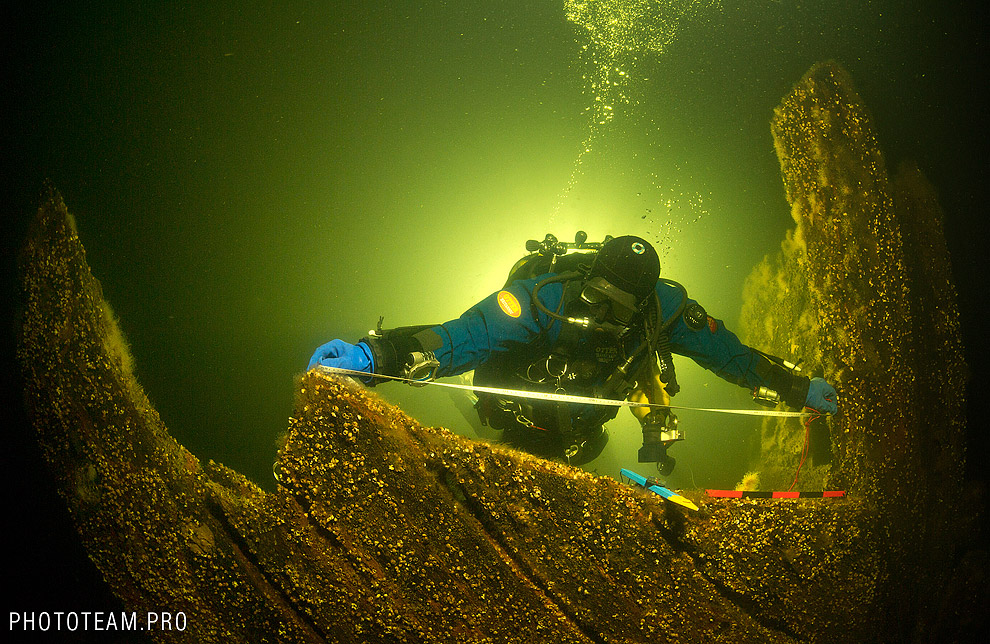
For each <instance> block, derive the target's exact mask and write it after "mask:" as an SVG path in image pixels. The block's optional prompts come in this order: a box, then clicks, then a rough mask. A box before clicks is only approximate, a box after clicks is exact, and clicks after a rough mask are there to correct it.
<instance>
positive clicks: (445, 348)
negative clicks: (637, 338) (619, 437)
mask: <svg viewBox="0 0 990 644" xmlns="http://www.w3.org/2000/svg"><path fill="white" fill-rule="evenodd" d="M547 277H550V275H541V276H539V277H534V278H531V279H527V280H519V281H517V282H514V283H512V284H511V285H509V286H508V287H507V288H506V289H505V291H508V292H509V293H511V295H512V296H513V297H514V298H515V300H516V301H517V302H518V309H515V308H514V307H511V306H509V307H506V308H507V309H508V312H507V311H506V308H503V306H502V305H500V301H499V298H500V296H501V297H502V298H503V300H504V299H506V298H505V296H504V295H502V294H503V293H504V292H505V291H499V292H497V293H493V294H491V295H489V296H488V297H486V298H485V299H484V300H482V301H481V302H479V303H478V304H476V305H474V306H472V307H471V308H470V309H468V310H467V311H466V312H465V313H464V314H463V315H461V317H459V318H457V319H456V320H451V321H450V322H445V323H444V324H441V325H439V326H436V327H433V330H434V331H435V332H436V333H437V334H438V335H439V336H440V338H441V340H442V342H443V344H442V346H441V347H440V348H439V349H437V350H435V351H434V355H435V356H436V358H437V360H439V362H440V369H439V372H438V375H440V376H450V375H456V374H459V373H463V372H465V371H469V370H471V369H474V368H476V367H478V366H479V365H482V364H484V363H486V362H488V361H489V360H490V359H493V358H495V357H496V356H497V355H498V354H502V353H506V352H517V351H524V352H526V353H527V354H529V355H531V356H532V358H533V359H534V360H535V359H537V358H539V357H540V356H541V355H544V354H546V353H547V352H549V351H550V349H551V347H553V346H554V344H555V343H556V341H557V338H558V336H559V335H560V333H561V329H562V327H563V325H564V324H565V323H564V322H562V321H560V320H554V319H552V318H550V317H549V316H548V315H546V314H545V313H543V312H542V311H539V310H538V309H537V308H536V307H534V306H532V300H531V298H532V292H533V287H534V286H535V285H536V284H537V283H538V282H540V281H542V280H544V279H546V278H547ZM563 290H564V288H563V284H561V283H559V282H557V283H551V284H548V285H546V286H544V287H542V288H541V289H540V291H539V297H540V300H541V302H542V303H543V304H544V306H545V307H546V308H547V309H549V310H551V311H556V310H557V308H558V306H559V304H560V300H561V297H562V295H563ZM656 291H657V296H658V297H659V299H660V305H661V310H662V311H663V314H664V320H665V321H667V320H669V319H670V317H671V316H672V315H674V313H675V311H677V310H678V307H679V305H680V304H681V299H682V295H681V291H680V290H679V289H677V288H676V287H674V286H671V285H669V284H666V283H664V282H658V283H657V287H656ZM688 305H689V306H691V305H694V306H697V302H695V301H694V300H688ZM513 313H517V315H515V316H514V315H513ZM706 318H707V319H705V320H704V321H703V323H702V324H701V326H700V328H699V329H697V330H695V329H691V328H689V327H688V325H687V324H686V323H685V321H684V319H683V316H680V317H679V319H677V320H675V321H674V322H673V323H672V324H671V326H670V327H669V334H670V342H671V350H672V351H673V353H676V354H679V355H683V356H687V357H689V358H691V359H692V360H694V361H695V362H696V363H698V364H699V365H701V366H702V367H704V368H705V369H708V370H710V371H712V372H714V373H715V374H717V375H718V376H720V377H722V378H724V379H725V380H728V381H729V382H733V383H735V384H738V385H741V386H744V387H749V388H753V387H757V386H762V385H766V386H769V385H770V383H768V382H766V381H765V380H764V379H763V377H761V376H760V375H759V374H758V372H757V368H756V367H757V365H758V364H759V363H760V360H761V356H760V355H759V354H758V353H757V352H755V351H753V350H752V349H750V348H749V347H747V346H746V345H744V344H743V343H742V342H740V341H739V338H737V337H736V335H735V334H734V333H732V332H731V331H729V330H728V329H726V328H725V325H723V324H722V322H721V321H720V320H716V319H713V318H711V317H707V316H706ZM645 357H646V356H642V357H641V359H642V358H645ZM636 368H638V365H634V367H633V369H632V371H633V372H635V369H636ZM605 375H607V374H605Z"/></svg>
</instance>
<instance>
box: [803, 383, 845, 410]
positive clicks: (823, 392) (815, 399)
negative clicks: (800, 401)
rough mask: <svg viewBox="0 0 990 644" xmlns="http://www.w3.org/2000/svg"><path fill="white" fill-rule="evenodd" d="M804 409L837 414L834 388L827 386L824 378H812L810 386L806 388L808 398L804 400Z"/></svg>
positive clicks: (837, 408)
mask: <svg viewBox="0 0 990 644" xmlns="http://www.w3.org/2000/svg"><path fill="white" fill-rule="evenodd" d="M804 404H805V406H806V407H811V408H812V409H817V410H818V411H820V412H823V413H826V414H832V415H834V414H837V413H838V412H839V405H838V396H837V395H836V393H835V387H833V386H832V385H830V384H828V383H827V382H826V381H825V379H824V378H812V379H811V386H810V387H808V397H807V399H805V401H804Z"/></svg>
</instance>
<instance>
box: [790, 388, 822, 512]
mask: <svg viewBox="0 0 990 644" xmlns="http://www.w3.org/2000/svg"><path fill="white" fill-rule="evenodd" d="M805 410H806V411H811V412H816V413H814V414H813V415H809V416H808V419H807V420H806V421H804V447H803V448H802V449H801V462H800V463H798V468H797V472H794V481H793V482H792V483H791V487H789V488H787V491H788V492H790V491H791V490H793V489H794V486H795V485H797V482H798V477H799V476H800V475H801V468H802V467H803V466H804V461H805V459H807V458H808V448H809V446H810V445H811V423H813V422H815V421H816V420H818V419H819V418H820V417H821V414H820V413H817V410H816V409H812V408H811V407H805Z"/></svg>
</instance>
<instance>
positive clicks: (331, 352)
mask: <svg viewBox="0 0 990 644" xmlns="http://www.w3.org/2000/svg"><path fill="white" fill-rule="evenodd" d="M317 365H321V366H324V367H330V368H332V369H351V370H352V371H363V372H365V373H374V372H375V361H374V359H373V358H372V354H371V347H369V346H368V345H367V344H365V343H364V342H358V343H357V344H349V343H347V342H344V341H343V340H331V341H330V342H327V343H326V344H324V345H321V346H320V347H319V348H318V349H317V350H316V352H314V353H313V357H312V358H310V359H309V367H307V368H306V370H307V371H308V370H309V369H312V368H313V367H315V366H317Z"/></svg>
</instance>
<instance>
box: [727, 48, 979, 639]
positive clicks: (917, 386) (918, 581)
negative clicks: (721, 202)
mask: <svg viewBox="0 0 990 644" xmlns="http://www.w3.org/2000/svg"><path fill="white" fill-rule="evenodd" d="M771 127H772V131H773V135H774V146H775V149H776V151H777V155H778V158H779V160H780V165H781V173H782V175H783V179H784V186H785V189H786V192H787V197H788V200H789V201H790V203H791V215H792V216H793V218H794V222H795V224H796V227H795V228H794V229H793V231H791V232H790V233H788V235H787V238H786V239H785V240H784V242H783V243H782V244H781V251H780V252H779V253H777V254H776V255H775V256H768V257H767V258H766V259H764V261H763V263H762V264H761V265H760V266H758V267H757V269H756V270H754V272H753V274H752V275H751V276H750V277H749V280H748V282H747V287H746V297H745V298H744V299H745V301H746V304H745V305H744V310H743V314H742V323H741V328H742V330H743V335H744V339H745V340H746V341H747V342H749V343H750V344H753V345H754V346H766V347H768V348H770V350H772V351H776V352H778V353H779V354H780V355H783V356H789V357H790V359H792V360H793V359H796V358H798V357H801V358H803V359H804V369H805V371H806V372H811V373H812V374H816V373H817V374H822V373H824V374H826V375H827V377H829V378H831V379H834V384H835V386H836V388H837V390H838V393H839V407H840V412H841V414H840V415H839V416H837V417H835V418H832V419H830V423H829V424H830V439H831V448H832V451H833V456H834V459H833V461H832V462H831V463H829V464H826V465H819V464H817V463H816V467H814V468H813V469H812V470H811V471H808V470H805V472H804V473H803V474H802V483H803V488H805V489H830V488H831V489H846V490H848V491H849V493H850V494H851V495H852V496H856V497H859V498H871V499H874V500H875V502H876V504H877V512H878V520H879V525H880V526H882V529H883V531H884V533H885V536H884V538H882V539H880V540H878V541H877V542H876V544H875V547H876V548H877V553H876V556H877V557H878V558H879V559H880V560H881V561H883V562H884V565H883V569H882V570H881V571H880V572H881V574H882V575H883V577H884V578H886V579H889V580H891V583H889V584H888V585H887V587H886V588H885V589H884V591H883V592H882V593H880V594H878V596H877V597H876V598H875V600H874V601H876V602H877V605H876V610H877V611H881V612H885V613H887V614H890V615H891V616H892V617H891V619H892V622H891V628H892V629H893V630H892V631H891V635H890V636H891V637H892V638H894V639H899V638H900V637H901V636H903V637H905V638H906V637H907V636H908V634H909V633H904V632H899V629H911V628H915V626H914V625H915V624H916V623H918V621H919V620H918V619H917V617H918V615H919V614H925V613H931V612H934V611H937V610H939V606H938V602H939V600H938V599H937V595H938V594H937V593H936V594H935V595H933V594H932V592H931V588H942V587H944V586H945V584H946V583H948V580H949V579H950V578H951V577H952V576H953V574H954V573H953V570H954V567H955V565H956V563H955V562H956V561H957V560H958V558H959V557H960V556H961V555H962V553H964V552H965V551H966V548H967V547H969V546H970V544H971V541H970V539H971V535H969V534H968V533H967V528H966V525H965V521H966V519H965V517H968V516H971V514H972V513H973V511H972V508H969V507H966V506H964V505H963V503H964V502H963V500H962V499H963V498H964V494H963V472H964V466H965V461H964V445H963V440H964V425H965V410H964V400H963V397H964V391H965V382H966V378H967V373H968V372H967V367H966V364H965V361H964V357H963V350H962V344H961V339H960V338H961V336H960V331H959V312H958V308H957V304H956V296H955V289H954V286H953V280H952V275H951V267H950V264H949V257H948V252H947V250H946V248H945V240H944V237H943V235H942V223H941V222H942V212H941V210H940V209H939V207H938V204H937V200H936V198H935V193H934V189H933V188H932V187H931V185H930V184H928V183H927V181H925V179H924V178H923V176H922V175H921V173H920V171H919V170H918V169H917V167H913V166H910V165H905V166H903V167H902V168H901V170H900V171H899V172H898V174H897V175H896V176H895V178H894V179H893V180H891V179H890V178H889V177H888V175H887V168H886V164H885V161H884V158H883V156H882V154H881V153H880V148H879V144H878V142H877V140H876V136H875V134H874V133H873V129H872V126H871V119H870V116H869V114H868V112H867V111H866V109H865V107H864V106H863V104H862V101H861V100H860V98H859V96H858V95H857V94H856V91H855V89H854V88H853V84H852V81H851V80H850V78H849V76H848V74H847V73H846V72H845V70H843V69H842V68H841V67H839V66H838V65H836V64H834V63H824V64H820V65H816V66H815V67H813V68H812V69H811V70H810V71H809V72H808V73H807V74H806V75H805V77H804V78H803V79H802V80H801V81H800V82H799V83H798V84H797V85H796V86H795V87H794V90H793V91H792V92H791V93H790V94H789V95H788V96H787V97H786V98H785V99H784V100H783V102H782V103H781V105H780V106H779V107H778V108H777V109H776V110H775V112H774V117H773V120H772V123H771ZM797 347H800V350H801V351H802V353H801V354H800V355H795V353H794V352H795V350H796V348H797ZM826 438H828V437H827V436H826ZM803 439H804V434H803V432H802V433H798V432H795V431H793V428H790V427H785V426H783V425H782V424H780V423H777V422H772V421H767V422H764V428H763V440H762V450H761V459H760V460H761V466H760V468H759V470H760V471H759V475H760V478H761V480H763V481H764V482H767V483H769V484H770V486H771V487H776V488H777V489H785V488H786V486H787V481H789V478H788V477H791V476H792V472H793V471H794V469H795V466H796V465H797V462H796V460H793V461H792V460H789V459H796V455H797V454H799V453H800V445H801V441H802V440H803ZM780 486H783V487H780ZM893 580H912V583H895V582H894V581H893Z"/></svg>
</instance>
